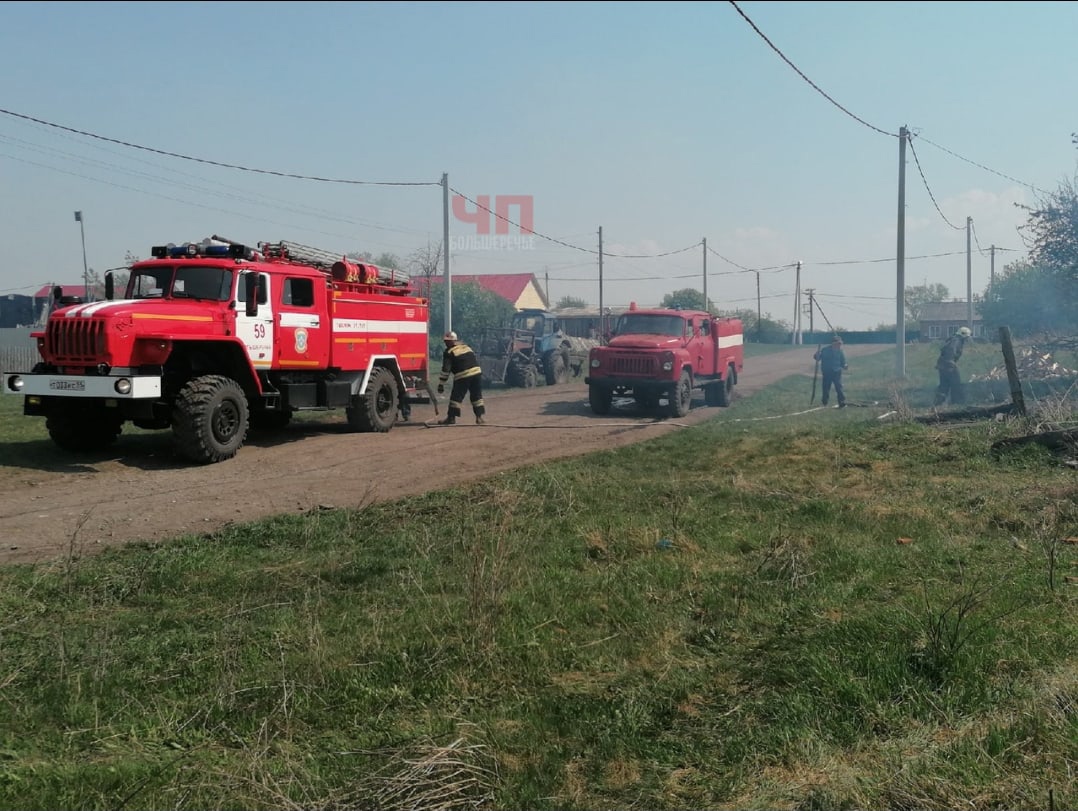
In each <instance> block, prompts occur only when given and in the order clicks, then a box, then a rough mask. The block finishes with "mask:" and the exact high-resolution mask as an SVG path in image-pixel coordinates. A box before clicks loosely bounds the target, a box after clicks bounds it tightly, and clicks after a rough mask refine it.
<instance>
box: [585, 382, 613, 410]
mask: <svg viewBox="0 0 1078 811" xmlns="http://www.w3.org/2000/svg"><path fill="white" fill-rule="evenodd" d="M588 402H589V403H590V404H591V410H592V411H593V412H594V413H596V414H598V415H599V416H603V415H605V414H609V413H610V404H611V403H612V402H614V392H613V391H611V390H610V389H608V388H604V387H603V386H588Z"/></svg>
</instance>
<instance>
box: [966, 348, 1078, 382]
mask: <svg viewBox="0 0 1078 811" xmlns="http://www.w3.org/2000/svg"><path fill="white" fill-rule="evenodd" d="M1076 340H1078V339H1076ZM1014 362H1015V366H1016V367H1017V369H1018V376H1019V377H1020V378H1022V379H1023V380H1059V379H1063V378H1071V377H1078V372H1076V371H1075V370H1074V369H1068V368H1067V367H1066V366H1064V365H1063V364H1061V363H1057V362H1056V360H1055V358H1054V357H1052V353H1051V352H1048V351H1045V350H1043V349H1038V348H1037V347H1035V346H1030V347H1026V348H1025V349H1022V350H1021V351H1018V352H1015V355H1014ZM1006 379H1007V367H1006V366H1004V365H1000V366H997V367H995V368H994V369H991V370H990V371H988V372H987V373H985V374H983V375H973V376H972V377H971V378H970V380H971V381H972V382H982V381H987V380H1006Z"/></svg>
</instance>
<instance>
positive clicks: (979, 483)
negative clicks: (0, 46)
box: [0, 346, 1078, 811]
mask: <svg viewBox="0 0 1078 811" xmlns="http://www.w3.org/2000/svg"><path fill="white" fill-rule="evenodd" d="M800 351H804V348H802V349H801V350H800ZM935 351H936V349H935V348H933V347H930V346H925V347H917V346H915V347H910V348H909V350H908V353H907V363H908V368H909V376H908V379H907V380H904V381H900V382H896V381H893V380H892V379H891V375H892V373H893V369H894V363H895V360H894V354H893V350H886V351H883V352H881V353H879V354H877V355H873V356H871V357H866V358H860V359H858V361H857V364H856V369H855V370H854V373H852V374H851V376H850V378H849V380H848V390H849V396H850V399H851V402H857V403H874V404H886V405H887V406H888V410H891V411H893V412H895V413H894V414H893V415H892V418H891V419H888V420H880V419H878V416H879V414H880V413H881V409H880V408H857V407H853V408H848V409H845V410H843V411H839V410H835V409H830V410H815V411H810V412H807V413H805V412H806V408H807V405H808V394H809V392H808V390H807V388H806V385H807V384H806V380H805V378H803V377H799V378H796V379H790V380H787V381H784V382H782V383H780V384H778V385H775V386H773V387H770V388H769V389H767V390H765V391H763V392H760V393H758V394H754V395H753V396H752V397H750V398H745V399H744V400H738V401H736V402H735V404H734V407H733V408H730V409H723V410H722V411H721V413H720V414H719V415H718V416H717V417H716V418H715V419H712V420H709V421H708V422H706V423H704V424H702V425H699V426H697V427H692V428H686V429H684V430H681V431H680V432H678V433H676V434H669V435H666V436H664V437H662V438H659V439H656V440H652V441H649V442H646V443H642V444H639V445H633V446H630V447H626V448H623V449H618V450H612V451H608V452H602V453H597V454H593V455H589V456H586V457H580V458H575V459H572V460H569V461H565V462H559V463H556V464H550V465H545V466H542V467H536V468H533V469H530V470H520V471H516V472H512V473H505V474H500V475H497V476H494V477H492V478H490V479H488V480H486V481H482V482H479V483H477V484H475V485H474V486H470V487H467V488H461V489H456V490H446V491H444V492H439V493H434V494H431V495H428V496H424V497H421V498H414V499H408V500H405V501H401V502H396V503H391V504H378V505H370V506H367V507H364V508H362V509H357V510H326V511H322V512H319V513H317V514H314V515H306V516H302V517H301V516H281V517H278V518H274V519H271V520H267V521H262V522H259V523H255V524H249V525H243V526H235V527H232V528H229V529H227V530H225V531H222V532H220V533H216V534H213V535H206V536H190V537H185V538H180V539H177V540H176V541H175V542H173V543H169V544H166V545H162V546H157V547H152V548H151V547H149V546H144V545H139V544H135V545H131V546H129V547H125V548H122V549H118V550H114V551H109V552H106V553H105V554H102V555H100V556H95V557H93V558H86V559H68V560H61V561H57V562H56V563H55V564H52V565H39V566H35V567H31V566H8V567H2V568H0V618H2V619H0V700H2V702H3V704H2V706H3V712H2V713H0V766H2V768H0V808H18V809H50V810H53V811H54V810H55V809H67V808H71V809H74V808H78V809H101V810H102V811H105V810H106V809H108V811H117V810H118V809H125V808H139V809H166V808H172V809H175V808H192V809H195V808H197V809H203V808H230V809H264V808H274V809H301V808H302V809H326V811H329V810H330V809H352V808H354V809H360V808H363V809H367V808H378V809H431V810H433V809H465V808H501V809H608V808H644V809H666V808H679V809H700V808H729V809H779V808H783V809H855V808H856V809H867V808H881V809H882V808H893V809H914V808H918V809H955V808H967V809H1017V808H1022V809H1050V808H1052V809H1055V808H1059V809H1064V808H1076V807H1078V656H1076V652H1078V626H1076V624H1075V621H1074V616H1075V609H1076V607H1078V546H1076V545H1075V543H1074V541H1075V538H1076V537H1078V472H1076V471H1075V470H1073V469H1070V468H1068V467H1067V466H1065V465H1064V464H1063V461H1064V460H1063V458H1062V457H1060V456H1059V455H1057V454H1054V453H1052V452H1050V451H1049V450H1047V449H1045V448H1043V447H1040V446H1037V445H1030V446H1026V447H1023V448H1019V449H1016V450H1014V451H1010V452H1006V453H1002V454H995V453H992V451H991V446H992V443H993V442H994V441H996V440H998V439H1000V438H1003V437H1008V436H1014V435H1018V434H1021V433H1024V432H1026V431H1030V430H1033V429H1035V428H1036V427H1037V426H1038V425H1039V424H1041V422H1043V419H1044V417H1045V415H1050V416H1051V418H1052V420H1053V422H1054V423H1056V424H1071V425H1073V424H1075V422H1078V420H1076V419H1075V417H1074V414H1075V400H1074V392H1073V389H1071V390H1070V399H1069V400H1066V399H1064V397H1062V396H1061V397H1059V398H1058V400H1056V399H1054V398H1042V399H1040V400H1036V401H1034V402H1033V403H1031V405H1034V406H1036V408H1037V409H1038V413H1039V414H1040V415H1041V416H1040V417H1037V418H1031V419H1025V420H1019V419H1013V418H1012V419H1004V420H988V419H985V420H980V421H974V422H972V423H970V424H962V425H947V424H935V425H929V424H921V423H918V422H916V421H914V420H913V419H911V417H912V416H913V415H914V414H916V413H923V410H922V409H921V404H923V403H924V401H925V400H926V399H927V400H928V401H930V400H931V390H932V388H933V386H934V384H935V375H934V372H933V371H932V363H933V361H934V360H935ZM1059 360H1060V362H1062V363H1064V364H1065V365H1068V366H1069V367H1070V368H1075V367H1076V366H1078V359H1075V358H1073V357H1066V358H1059ZM999 362H1000V358H999V355H998V349H993V348H991V347H988V346H979V347H974V348H973V349H971V350H969V351H968V352H967V357H966V358H964V359H963V363H962V366H963V371H964V372H965V373H966V374H973V373H977V372H979V371H983V370H985V369H988V368H990V367H992V366H994V365H996V364H998V363H999ZM13 403H17V398H11V397H5V398H0V454H3V452H4V451H3V448H4V445H5V444H8V443H11V442H25V441H27V437H28V436H39V435H38V434H34V433H33V432H35V431H41V432H42V433H41V434H40V436H42V437H43V429H42V428H40V427H32V426H38V425H39V421H38V420H31V419H29V418H24V417H22V416H21V415H19V414H18V411H17V407H15V406H14V405H13ZM1068 420H1069V422H1068ZM0 464H2V462H0Z"/></svg>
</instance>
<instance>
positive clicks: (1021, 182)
mask: <svg viewBox="0 0 1078 811" xmlns="http://www.w3.org/2000/svg"><path fill="white" fill-rule="evenodd" d="M917 137H918V138H920V139H921V140H922V141H924V142H925V143H926V144H928V145H929V146H934V147H936V149H938V150H940V151H942V152H946V153H947V154H948V155H951V156H953V157H955V158H958V159H959V160H960V161H965V162H966V163H968V164H969V165H970V166H976V167H977V168H978V169H984V170H985V171H986V172H991V173H992V174H994V175H996V176H998V177H1002V178H1003V179H1004V180H1009V181H1011V182H1012V183H1017V184H1018V185H1019V186H1025V187H1026V188H1027V189H1030V190H1031V191H1035V192H1037V193H1038V194H1048V192H1046V191H1045V190H1044V189H1040V188H1038V187H1036V186H1034V185H1033V184H1032V183H1026V182H1025V181H1024V180H1019V179H1018V178H1014V177H1011V176H1010V175H1005V174H1003V172H997V171H996V170H995V169H992V168H990V167H988V166H985V165H984V164H981V163H977V161H973V160H970V159H969V158H964V157H962V156H961V155H959V154H958V153H957V152H952V151H951V150H950V149H947V148H946V147H943V146H940V145H939V144H936V143H933V142H932V141H929V140H928V139H927V138H925V137H924V136H923V135H921V134H920V133H917ZM910 143H911V145H912V143H913V141H912V138H911V140H910Z"/></svg>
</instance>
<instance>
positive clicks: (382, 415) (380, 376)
mask: <svg viewBox="0 0 1078 811" xmlns="http://www.w3.org/2000/svg"><path fill="white" fill-rule="evenodd" d="M345 415H346V416H347V418H348V424H349V425H351V426H352V427H353V428H354V429H355V430H357V431H362V432H364V433H379V434H384V433H386V432H387V431H388V430H389V429H390V428H392V427H393V423H395V422H396V421H397V380H396V378H394V376H393V373H392V372H391V371H389V369H386V368H384V367H382V366H376V367H375V368H374V369H372V370H371V378H370V380H368V381H367V392H366V394H362V395H356V396H355V397H353V398H352V405H351V406H349V407H348V408H347V409H346V410H345Z"/></svg>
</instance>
